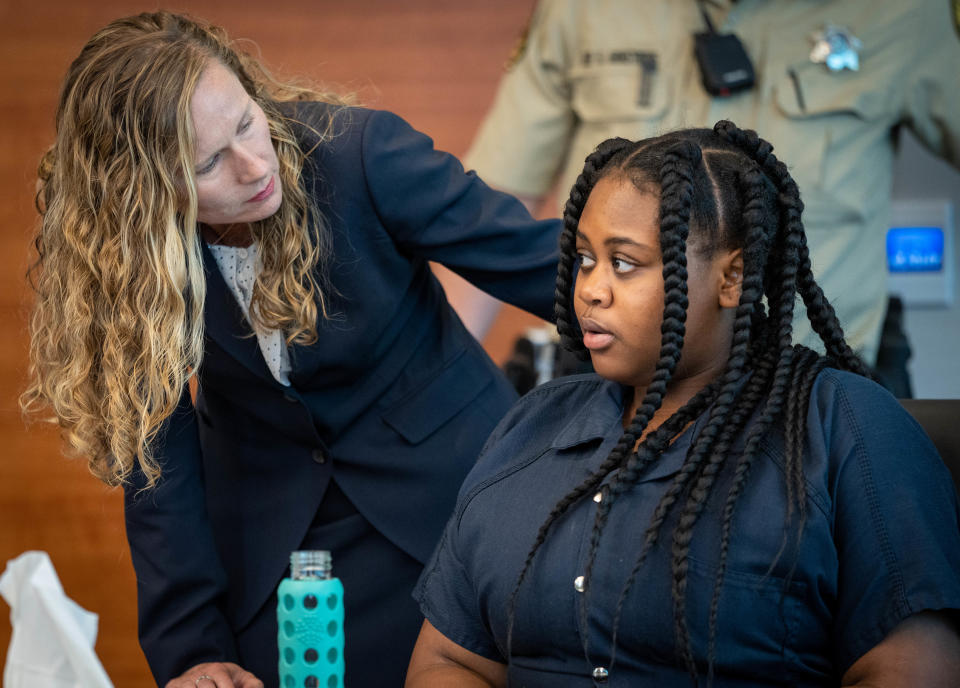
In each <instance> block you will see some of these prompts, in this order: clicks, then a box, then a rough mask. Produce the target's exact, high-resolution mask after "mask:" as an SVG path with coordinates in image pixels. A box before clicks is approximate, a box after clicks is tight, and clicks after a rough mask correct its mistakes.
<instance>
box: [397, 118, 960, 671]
mask: <svg viewBox="0 0 960 688" xmlns="http://www.w3.org/2000/svg"><path fill="white" fill-rule="evenodd" d="M802 209H803V204H802V202H801V200H800V195H799V191H798V189H797V186H796V184H795V183H794V182H793V180H792V178H791V177H790V174H789V173H788V171H787V168H786V166H785V165H784V164H783V163H782V162H780V161H779V160H777V158H776V157H775V156H774V155H773V152H772V146H771V145H770V144H769V143H767V142H766V141H764V140H762V139H760V138H759V137H758V136H757V135H756V134H755V133H754V132H751V131H743V130H740V129H738V128H737V127H736V126H734V125H733V124H731V123H730V122H719V123H718V124H717V125H716V127H714V129H713V130H686V131H680V132H676V133H671V134H667V135H664V136H661V137H658V138H654V139H649V140H643V141H640V142H637V143H633V142H630V141H626V140H623V139H612V140H608V141H606V142H604V143H603V144H601V145H600V146H599V147H598V148H597V150H596V151H595V152H594V153H593V154H592V155H590V156H589V157H588V158H587V160H586V164H585V166H584V170H583V174H582V175H581V176H580V177H579V178H578V180H577V182H576V184H575V185H574V187H573V190H572V191H571V196H570V200H569V201H568V203H567V205H566V209H565V213H564V231H563V233H562V235H561V258H560V265H559V270H558V277H557V287H556V293H555V302H556V303H555V311H556V316H557V327H558V329H559V331H560V335H561V337H562V338H563V341H564V343H565V344H566V345H567V346H569V347H571V348H573V349H574V350H575V351H578V352H580V354H582V355H589V357H590V359H591V360H592V362H593V365H594V368H595V370H596V373H597V374H596V375H587V376H576V377H571V378H566V379H559V380H555V381H553V382H551V383H548V384H546V385H544V386H542V387H540V388H537V389H535V390H533V391H532V392H531V393H529V394H528V395H527V396H525V397H524V398H523V399H522V400H521V401H520V402H519V403H518V404H517V405H516V406H515V407H514V409H513V410H512V411H511V412H510V413H509V414H508V415H507V416H506V417H505V418H504V420H503V421H501V423H500V425H499V426H498V427H497V429H496V430H495V431H494V433H493V434H492V435H491V437H490V438H489V439H488V441H487V444H486V446H485V448H484V451H483V453H482V455H481V458H480V459H479V461H478V463H477V465H476V466H475V468H474V469H473V471H472V472H471V474H470V476H468V478H467V480H466V482H465V483H464V485H463V486H462V487H461V491H460V497H459V500H458V505H457V508H456V510H455V512H454V515H453V517H452V518H451V520H450V522H449V523H448V526H447V530H446V531H445V534H444V536H443V538H442V540H441V542H440V545H439V546H438V548H437V551H436V552H435V553H434V557H433V559H432V560H431V562H430V563H429V564H428V565H427V567H426V568H425V570H424V574H423V576H422V577H421V579H420V582H419V584H418V587H417V590H416V592H415V596H416V597H417V599H418V600H419V602H420V605H421V609H422V610H423V612H424V615H425V616H426V621H425V623H424V628H423V629H422V631H421V634H420V639H419V640H418V643H417V647H416V649H415V651H414V655H413V658H412V660H411V665H410V670H409V672H408V678H407V686H412V687H415V688H420V687H428V686H447V685H449V686H473V685H476V686H484V685H493V686H502V685H506V684H508V683H509V685H517V686H529V687H534V686H549V687H550V688H563V687H566V686H588V685H609V686H631V687H633V686H646V685H649V686H657V687H658V688H663V687H664V686H690V685H693V686H697V685H713V686H757V687H759V686H780V685H783V686H836V685H841V684H842V685H844V686H847V685H851V686H852V685H868V684H869V685H871V686H919V685H922V686H944V687H946V686H956V685H960V635H958V632H957V614H958V610H960V525H958V506H957V499H956V494H955V492H954V490H953V485H952V481H951V479H950V476H949V474H948V472H947V469H946V467H945V466H944V465H943V464H942V462H941V461H940V459H939V457H938V456H937V454H936V451H935V449H934V448H933V446H932V445H931V443H930V442H929V440H928V439H927V438H926V437H925V436H924V434H923V432H922V430H920V428H919V427H918V426H917V424H916V423H914V422H913V420H912V419H911V418H910V417H909V415H908V414H907V413H906V412H905V411H904V410H903V409H902V408H901V407H900V405H899V404H898V403H897V402H896V400H895V399H893V398H892V397H891V396H890V395H889V394H888V393H887V392H886V391H885V390H883V389H882V388H881V387H879V386H878V385H877V384H875V383H874V382H872V381H871V380H869V379H867V377H866V369H865V368H864V366H863V364H862V363H861V362H860V361H859V360H858V358H857V357H856V356H855V355H854V354H853V352H852V351H851V350H850V348H849V347H848V346H847V344H846V342H845V341H844V337H843V331H842V329H841V327H840V324H839V323H838V322H837V319H836V317H835V315H834V312H833V309H832V307H831V306H830V304H829V302H828V301H827V300H826V299H825V298H824V295H823V293H822V292H821V290H820V288H819V287H818V286H817V283H816V281H815V279H814V272H813V268H812V266H811V264H810V260H809V254H808V251H807V245H806V239H805V237H804V230H803V223H802V220H801V213H802ZM797 295H799V296H800V297H801V299H802V301H803V304H804V306H805V307H806V310H807V315H808V317H809V319H810V321H811V324H812V326H813V328H814V329H815V331H816V332H817V333H818V334H819V336H820V338H821V339H822V341H823V346H824V350H825V355H821V354H819V353H816V352H814V351H812V350H810V349H807V348H804V347H801V346H797V345H794V344H793V343H792V339H791V322H792V319H793V314H794V307H795V303H796V301H797Z"/></svg>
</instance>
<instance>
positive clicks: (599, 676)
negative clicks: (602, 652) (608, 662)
mask: <svg viewBox="0 0 960 688" xmlns="http://www.w3.org/2000/svg"><path fill="white" fill-rule="evenodd" d="M609 676H610V672H609V671H607V670H606V668H605V667H597V668H596V669H594V670H593V680H594V681H596V682H597V683H606V682H607V678H609Z"/></svg>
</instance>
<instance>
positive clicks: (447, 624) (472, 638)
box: [413, 508, 505, 662]
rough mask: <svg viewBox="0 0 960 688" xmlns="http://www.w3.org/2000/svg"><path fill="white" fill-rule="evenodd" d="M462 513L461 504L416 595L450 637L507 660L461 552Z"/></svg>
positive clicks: (483, 653) (428, 615) (477, 651)
mask: <svg viewBox="0 0 960 688" xmlns="http://www.w3.org/2000/svg"><path fill="white" fill-rule="evenodd" d="M459 515H460V509H459V508H458V509H457V511H456V512H455V513H454V516H453V517H452V518H451V519H450V521H449V523H447V526H446V528H445V529H444V532H443V537H442V538H441V539H440V543H439V544H438V545H437V548H436V549H435V550H434V552H433V556H432V557H430V561H429V562H427V565H426V566H425V567H424V569H423V574H421V576H420V580H419V581H418V582H417V586H416V587H415V588H414V590H413V598H414V599H415V600H416V601H417V602H418V603H419V605H420V611H421V612H423V615H424V617H426V618H427V619H428V620H429V621H430V623H431V624H433V626H434V628H436V629H437V630H438V631H440V633H442V634H443V635H444V636H445V637H446V638H448V639H449V640H451V641H453V642H455V643H456V644H457V645H459V646H460V647H462V648H464V649H466V650H469V651H470V652H473V653H475V654H478V655H480V656H482V657H486V658H487V659H491V660H493V661H495V662H504V661H505V659H504V658H503V656H502V655H501V654H500V651H499V650H498V649H497V645H496V643H495V642H494V639H493V635H492V634H491V632H490V629H489V627H487V626H486V625H485V624H484V622H483V618H484V615H483V614H482V613H481V609H480V603H479V598H478V595H477V592H476V590H475V588H474V586H473V582H472V580H471V576H470V573H469V572H468V571H467V569H466V568H465V566H464V565H463V563H462V560H461V558H460V556H459V554H458V530H459V528H458V523H459V520H460V518H459Z"/></svg>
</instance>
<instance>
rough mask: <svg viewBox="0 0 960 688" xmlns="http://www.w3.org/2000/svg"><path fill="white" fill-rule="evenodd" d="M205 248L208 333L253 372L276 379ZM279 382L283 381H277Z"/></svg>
mask: <svg viewBox="0 0 960 688" xmlns="http://www.w3.org/2000/svg"><path fill="white" fill-rule="evenodd" d="M201 248H202V251H203V269H204V273H205V275H206V279H207V297H206V300H205V301H204V304H203V315H204V326H205V328H206V334H207V336H209V337H210V338H211V339H213V340H214V341H216V342H217V344H219V345H220V346H221V347H222V348H223V349H224V350H225V351H227V353H229V354H230V355H231V356H233V357H234V358H235V359H237V360H238V361H239V362H240V363H242V364H243V365H244V366H245V367H247V368H248V369H249V370H250V372H252V373H254V374H256V375H258V376H260V377H262V378H264V379H266V380H267V381H269V382H276V380H275V379H274V377H273V375H272V374H271V372H270V369H269V368H268V367H267V363H266V361H264V360H263V354H262V353H261V352H260V344H259V343H258V342H257V337H256V335H254V333H253V330H252V328H251V327H250V324H249V323H248V322H247V318H246V316H244V314H243V310H241V308H240V304H238V303H237V300H236V298H235V297H234V295H233V293H232V292H231V291H230V287H228V286H227V283H226V282H225V281H224V280H223V275H221V274H220V268H219V267H218V266H217V261H216V259H215V258H214V257H213V253H212V252H211V251H210V249H209V248H208V247H207V244H206V242H201ZM276 384H278V385H279V384H280V383H279V382H276Z"/></svg>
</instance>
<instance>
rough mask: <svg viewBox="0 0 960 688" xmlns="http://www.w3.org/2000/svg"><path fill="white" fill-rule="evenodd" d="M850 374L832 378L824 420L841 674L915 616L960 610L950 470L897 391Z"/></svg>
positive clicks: (957, 526)
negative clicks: (836, 569) (828, 443)
mask: <svg viewBox="0 0 960 688" xmlns="http://www.w3.org/2000/svg"><path fill="white" fill-rule="evenodd" d="M822 377H823V376H822ZM827 377H833V374H830V375H828V376H827ZM846 377H849V378H851V384H843V385H839V384H835V385H832V386H833V390H834V391H833V395H834V398H835V401H834V402H833V403H832V407H831V409H830V412H829V414H828V415H827V417H826V418H824V417H821V418H819V419H817V421H818V422H820V423H822V424H823V426H824V427H826V428H829V430H828V432H829V433H830V434H831V454H832V456H831V459H832V463H833V466H834V469H835V472H834V473H833V475H832V478H831V479H832V483H833V487H832V489H833V491H834V495H833V500H834V501H833V503H834V541H835V544H836V548H837V557H838V564H839V575H838V582H837V601H836V610H835V614H834V639H833V640H834V643H833V645H834V647H835V648H836V653H837V656H836V662H837V668H838V670H839V671H840V673H841V674H842V673H843V672H845V671H846V670H847V669H848V668H849V667H850V665H852V664H853V663H854V662H855V661H856V660H857V659H858V658H860V657H861V656H862V655H863V654H865V653H866V652H867V651H868V650H870V649H871V648H873V647H874V646H875V645H877V643H879V642H880V641H881V640H883V638H884V637H885V636H886V635H887V634H888V633H889V632H890V631H891V630H892V629H893V628H894V627H895V626H896V625H897V624H898V623H899V622H900V621H902V620H903V619H905V618H906V617H908V616H910V615H911V614H916V613H918V612H921V611H925V610H945V609H952V610H956V609H960V515H958V514H960V511H958V506H957V495H956V492H955V490H954V487H953V481H952V479H951V476H950V472H949V471H948V469H947V468H946V466H945V465H944V464H943V462H942V461H941V459H940V457H939V456H938V454H937V452H936V449H935V448H934V446H933V444H932V443H931V442H930V440H929V439H928V438H927V436H926V435H925V434H924V432H923V430H922V429H921V428H920V426H919V425H918V424H917V423H916V421H914V419H913V418H912V417H911V416H910V415H909V414H908V413H907V411H906V410H904V409H903V407H901V406H900V404H899V403H897V401H896V400H895V399H894V398H893V397H892V396H890V395H889V394H888V393H887V392H886V391H885V390H882V389H881V388H880V387H879V386H876V385H874V384H873V383H871V382H870V381H868V380H863V379H853V378H854V376H852V375H851V376H845V379H846ZM835 379H836V378H835V377H834V380H835ZM828 386H830V385H823V386H821V388H820V391H819V394H823V393H824V387H828Z"/></svg>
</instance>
